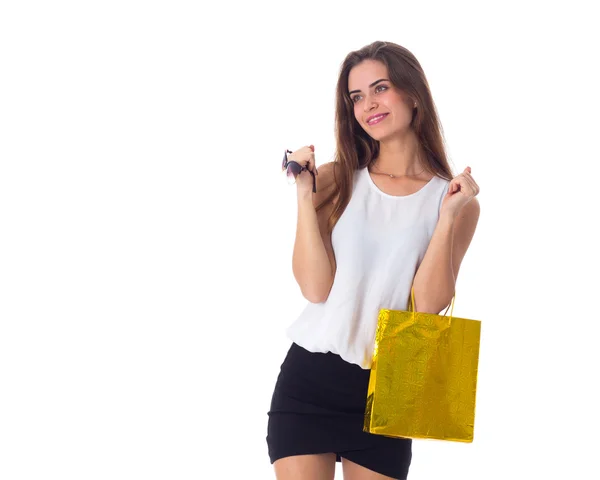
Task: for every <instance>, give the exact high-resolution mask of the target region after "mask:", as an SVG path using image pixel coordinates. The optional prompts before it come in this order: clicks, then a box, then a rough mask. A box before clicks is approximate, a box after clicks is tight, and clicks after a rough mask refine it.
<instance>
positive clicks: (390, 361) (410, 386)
mask: <svg viewBox="0 0 600 480" xmlns="http://www.w3.org/2000/svg"><path fill="white" fill-rule="evenodd" d="M411 306H412V310H411V311H408V312H406V311H401V310H385V309H382V310H380V311H379V318H378V323H377V333H376V335H375V350H374V352H373V363H372V366H371V374H370V377H369V389H368V393H367V407H366V410H365V423H364V431H365V432H369V433H374V434H379V435H385V436H389V437H406V438H428V439H437V440H451V441H457V442H472V441H473V430H474V424H475V394H476V389H477V371H478V365H479V339H480V332H481V322H480V321H479V320H468V319H466V318H456V317H452V313H453V312H454V298H452V310H451V312H450V317H446V312H447V311H448V308H450V306H448V308H447V309H446V312H444V315H436V314H431V313H420V312H415V311H414V310H415V307H414V291H413V289H411Z"/></svg>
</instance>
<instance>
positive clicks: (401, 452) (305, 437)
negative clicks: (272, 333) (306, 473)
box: [267, 343, 412, 479]
mask: <svg viewBox="0 0 600 480" xmlns="http://www.w3.org/2000/svg"><path fill="white" fill-rule="evenodd" d="M369 374H370V370H364V369H362V368H361V367H359V366H358V365H354V364H352V363H348V362H346V361H345V360H343V359H342V358H341V357H340V356H339V355H336V354H333V353H312V352H309V351H308V350H305V349H304V348H302V347H300V346H299V345H297V344H295V343H293V344H292V346H291V347H290V349H289V351H288V353H287V355H286V357H285V360H284V362H283V364H282V365H281V371H280V373H279V376H278V378H277V382H276V384H275V391H274V392H273V397H272V400H271V407H270V410H269V412H268V416H269V421H268V426H267V445H268V449H269V457H270V460H271V463H274V462H275V461H276V460H278V459H280V458H284V457H289V456H292V455H306V454H319V453H335V454H336V456H337V461H338V462H339V461H341V458H347V459H348V460H350V461H352V462H355V463H357V464H359V465H362V466H363V467H366V468H368V469H370V470H373V471H375V472H377V473H380V474H382V475H387V476H389V477H392V478H398V479H405V478H406V477H407V475H408V470H409V467H410V462H411V458H412V440H411V439H408V438H391V437H384V436H381V435H374V434H371V433H367V432H364V431H363V424H364V414H365V406H366V400H367V390H368V385H369Z"/></svg>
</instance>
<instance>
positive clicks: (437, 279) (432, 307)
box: [413, 216, 456, 314]
mask: <svg viewBox="0 0 600 480" xmlns="http://www.w3.org/2000/svg"><path fill="white" fill-rule="evenodd" d="M454 222H455V218H453V217H449V216H444V217H440V218H439V220H438V223H437V225H436V227H435V230H434V232H433V235H432V237H431V240H430V242H429V246H428V247H427V252H426V253H425V257H423V261H422V262H421V265H420V266H419V269H418V270H417V273H416V275H415V278H414V280H413V287H414V292H415V309H416V311H418V312H426V313H436V314H437V313H440V312H441V311H442V309H444V308H446V307H447V306H448V305H449V304H450V301H451V300H452V297H453V296H454V288H455V283H456V278H455V275H454V272H453V268H452V238H453V232H454Z"/></svg>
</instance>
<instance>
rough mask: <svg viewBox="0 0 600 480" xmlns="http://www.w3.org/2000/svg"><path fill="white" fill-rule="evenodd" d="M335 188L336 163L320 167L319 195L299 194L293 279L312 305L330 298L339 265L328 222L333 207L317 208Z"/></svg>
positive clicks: (318, 179) (318, 178)
mask: <svg viewBox="0 0 600 480" xmlns="http://www.w3.org/2000/svg"><path fill="white" fill-rule="evenodd" d="M334 186H335V183H334V178H333V162H330V163H326V164H324V165H322V166H321V167H319V175H318V176H317V193H312V192H309V193H307V194H300V193H299V194H298V222H297V226H296V240H295V242H294V254H293V258H292V270H293V272H294V278H295V279H296V282H298V285H299V286H300V290H301V291H302V295H303V296H304V298H306V299H307V300H308V301H309V302H312V303H321V302H324V301H325V300H326V299H327V297H328V296H329V291H330V290H331V286H332V285H333V278H334V276H335V271H336V264H335V256H334V253H333V247H332V246H331V236H330V235H329V234H328V233H327V221H328V218H329V215H330V213H331V211H332V208H333V205H327V206H325V207H323V208H322V209H321V210H319V212H318V213H317V211H316V207H317V206H318V205H319V204H320V203H321V202H322V201H323V200H324V199H325V198H326V197H327V195H328V194H329V193H330V192H331V189H332V188H333V187H334Z"/></svg>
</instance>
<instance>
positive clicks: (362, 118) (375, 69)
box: [348, 60, 413, 141]
mask: <svg viewBox="0 0 600 480" xmlns="http://www.w3.org/2000/svg"><path fill="white" fill-rule="evenodd" d="M348 91H349V92H350V99H351V100H352V103H353V105H354V117H355V118H356V121H357V122H358V123H359V125H360V126H361V127H362V128H363V130H364V131H365V132H367V133H368V134H369V135H370V136H371V137H372V138H373V139H375V140H378V141H381V140H382V139H385V138H389V137H390V136H393V135H394V134H397V133H402V132H405V131H406V130H408V128H409V126H410V122H411V119H412V110H413V102H412V100H411V99H410V98H409V97H408V96H407V95H406V94H404V92H401V91H400V90H398V89H397V88H396V87H394V86H393V85H392V82H391V81H390V80H389V77H388V70H387V67H386V66H385V65H384V64H383V63H381V62H379V61H377V60H364V61H362V62H361V63H359V64H358V65H356V66H355V67H353V68H352V69H351V70H350V74H349V76H348ZM379 114H384V115H385V117H384V118H380V119H379V121H377V119H375V123H371V122H367V120H369V119H370V118H371V117H373V116H376V115H379Z"/></svg>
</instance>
